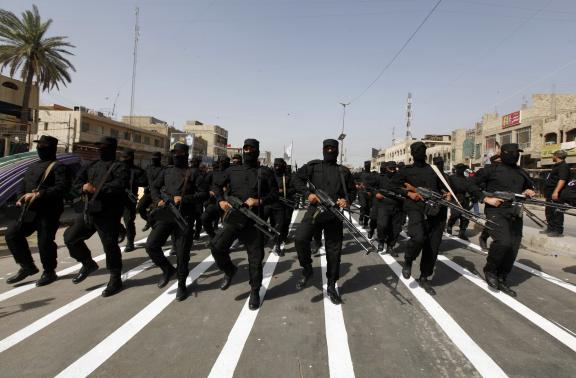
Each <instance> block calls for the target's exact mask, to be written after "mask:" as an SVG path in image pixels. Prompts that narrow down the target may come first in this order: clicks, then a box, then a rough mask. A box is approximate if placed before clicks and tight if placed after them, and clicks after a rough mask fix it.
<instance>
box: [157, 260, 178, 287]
mask: <svg viewBox="0 0 576 378" xmlns="http://www.w3.org/2000/svg"><path fill="white" fill-rule="evenodd" d="M160 269H162V276H161V277H160V280H158V287H159V288H160V289H162V288H163V287H164V286H166V285H168V282H170V279H171V278H172V277H174V275H175V274H176V268H174V267H173V266H172V264H170V263H168V264H167V265H166V266H162V267H160Z"/></svg>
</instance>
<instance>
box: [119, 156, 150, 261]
mask: <svg viewBox="0 0 576 378" xmlns="http://www.w3.org/2000/svg"><path fill="white" fill-rule="evenodd" d="M120 161H122V162H124V164H126V166H127V167H128V171H129V172H130V178H129V180H128V186H127V187H126V201H125V206H124V213H123V215H122V217H123V219H124V227H120V239H124V238H123V236H124V235H123V234H125V235H126V248H125V249H124V252H132V251H133V250H134V249H135V248H134V238H135V237H136V224H135V223H134V221H135V220H136V204H137V201H138V188H139V187H147V186H148V179H147V177H146V172H145V171H144V170H143V169H142V168H140V167H138V166H136V165H134V150H131V149H127V150H124V151H122V154H121V155H120Z"/></svg>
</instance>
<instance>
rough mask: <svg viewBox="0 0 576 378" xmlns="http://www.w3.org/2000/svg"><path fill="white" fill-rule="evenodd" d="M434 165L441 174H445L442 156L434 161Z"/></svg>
mask: <svg viewBox="0 0 576 378" xmlns="http://www.w3.org/2000/svg"><path fill="white" fill-rule="evenodd" d="M432 164H434V165H435V166H437V167H438V169H439V170H440V172H444V159H443V158H442V157H441V156H436V157H434V158H433V159H432Z"/></svg>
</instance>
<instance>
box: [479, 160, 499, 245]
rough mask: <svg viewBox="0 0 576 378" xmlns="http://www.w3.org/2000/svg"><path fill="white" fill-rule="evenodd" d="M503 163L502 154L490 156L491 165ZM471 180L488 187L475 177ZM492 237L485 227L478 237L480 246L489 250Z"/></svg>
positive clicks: (481, 188)
mask: <svg viewBox="0 0 576 378" xmlns="http://www.w3.org/2000/svg"><path fill="white" fill-rule="evenodd" d="M500 163H502V161H501V160H500V155H499V154H497V155H493V156H491V157H490V164H489V165H497V164H500ZM483 169H484V168H480V169H479V170H478V172H477V173H476V175H478V174H481V173H480V172H481V171H482V170H483ZM471 182H473V183H475V185H478V188H479V189H480V190H484V189H486V185H485V184H481V183H477V182H476V180H475V179H472V180H471ZM489 237H490V233H489V232H488V229H487V228H483V229H482V232H481V233H480V237H479V239H478V242H479V244H480V248H482V249H483V250H485V251H487V250H488V238H489Z"/></svg>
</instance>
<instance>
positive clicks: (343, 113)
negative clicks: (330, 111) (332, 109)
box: [338, 102, 350, 165]
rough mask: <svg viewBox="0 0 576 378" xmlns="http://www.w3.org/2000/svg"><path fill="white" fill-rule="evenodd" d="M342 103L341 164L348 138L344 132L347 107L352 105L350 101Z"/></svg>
mask: <svg viewBox="0 0 576 378" xmlns="http://www.w3.org/2000/svg"><path fill="white" fill-rule="evenodd" d="M340 105H342V132H341V133H340V136H339V137H338V140H339V141H340V165H342V160H343V158H344V138H346V134H344V123H345V122H346V107H347V106H348V105H350V103H349V102H348V103H343V102H341V103H340Z"/></svg>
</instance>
